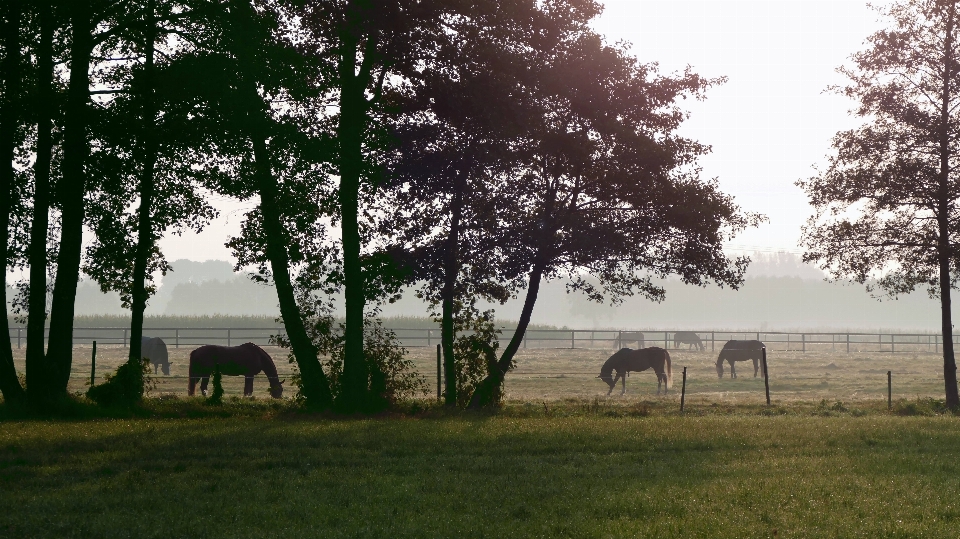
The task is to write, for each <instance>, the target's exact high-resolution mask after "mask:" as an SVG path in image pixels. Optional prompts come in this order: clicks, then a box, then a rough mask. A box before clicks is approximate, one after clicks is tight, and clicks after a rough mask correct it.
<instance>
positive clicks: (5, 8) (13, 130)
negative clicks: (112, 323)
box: [0, 0, 26, 403]
mask: <svg viewBox="0 0 960 539" xmlns="http://www.w3.org/2000/svg"><path fill="white" fill-rule="evenodd" d="M23 7H24V6H23V2H22V1H21V0H11V1H9V2H4V4H3V5H2V6H0V28H3V43H2V52H3V55H2V58H0V83H2V93H0V225H2V226H3V229H4V232H3V239H2V242H0V262H2V266H0V267H2V268H3V273H4V275H6V271H7V266H8V263H9V260H10V243H11V241H10V240H11V238H10V230H11V229H12V226H11V225H12V222H11V213H12V211H13V203H14V201H16V200H19V198H20V197H19V196H17V194H18V191H19V189H18V183H19V182H18V181H17V178H16V176H17V171H16V168H15V152H16V149H17V146H18V141H17V138H18V137H17V135H18V132H19V131H21V118H20V114H19V113H18V110H19V109H20V103H21V87H22V77H23V75H22V74H23V71H24V69H23V68H24V64H25V63H26V61H25V59H24V58H23V55H22V53H23V45H22V40H21V37H22V33H23V31H22V26H23V24H22V20H23ZM0 300H2V301H3V308H2V313H0V315H2V316H3V330H4V332H5V334H6V335H9V334H10V332H9V317H8V315H7V300H6V285H4V292H3V294H2V297H0ZM0 393H2V394H3V398H4V400H5V401H7V402H14V403H16V402H20V401H21V400H23V396H24V391H23V387H22V386H21V385H20V382H19V381H18V380H17V371H16V368H15V367H14V365H13V349H12V348H11V345H10V342H9V339H4V342H3V343H2V344H0Z"/></svg>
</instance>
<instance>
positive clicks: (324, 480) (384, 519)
mask: <svg viewBox="0 0 960 539" xmlns="http://www.w3.org/2000/svg"><path fill="white" fill-rule="evenodd" d="M566 410H567V411H566V412H564V411H563V410H560V411H559V412H558V411H557V410H551V409H541V408H537V407H534V406H526V407H522V406H517V407H513V408H508V409H507V410H505V411H503V412H502V413H499V414H496V415H472V414H462V415H460V414H454V415H443V414H437V413H433V414H431V413H426V414H423V415H421V416H415V417H410V416H406V417H389V418H375V419H329V418H323V417H316V416H305V415H300V414H296V413H292V412H284V411H281V412H271V411H270V410H269V409H267V411H266V412H264V413H263V414H261V415H259V416H258V415H257V414H246V415H244V414H233V415H231V413H230V411H229V405H228V406H227V408H226V410H225V414H224V415H226V416H227V417H209V415H208V416H207V417H199V418H187V417H180V418H156V417H153V418H124V419H97V420H89V419H88V420H75V421H47V420H43V421H41V420H10V419H7V420H5V421H3V422H2V423H0V537H11V538H12V537H57V538H65V537H142V538H148V537H162V538H171V537H257V538H260V537H283V538H287V537H311V538H314V537H417V538H420V537H477V538H479V537H491V538H493V537H658V538H660V537H731V538H732V537H804V538H809V537H871V538H881V537H956V536H957V535H958V533H960V532H958V530H960V418H958V417H954V416H932V417H917V416H913V417H900V416H896V415H891V414H887V413H885V412H879V411H874V412H870V413H866V415H861V416H859V417H856V416H855V415H854V414H850V413H848V412H846V411H844V410H842V409H839V411H835V412H830V411H829V410H828V409H822V410H821V412H823V414H824V415H828V414H831V413H832V416H826V417H822V416H819V415H815V414H812V413H802V414H801V413H794V412H789V413H787V414H786V415H772V416H766V415H761V414H760V413H759V412H757V411H756V410H753V411H751V410H747V411H743V412H739V413H729V411H728V412H725V413H718V412H715V411H711V410H708V409H702V410H696V409H694V410H692V411H691V412H689V413H687V414H686V415H678V414H676V413H667V412H664V411H661V410H659V409H657V408H653V409H652V410H651V409H647V408H643V407H637V408H629V409H621V410H619V411H611V410H610V409H606V410H605V409H604V408H603V407H594V409H593V410H592V411H591V409H590V407H589V406H582V407H580V408H576V406H573V405H570V406H568V408H567V409H566ZM571 410H573V411H571ZM856 415H859V414H856Z"/></svg>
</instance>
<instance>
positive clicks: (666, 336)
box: [663, 331, 670, 350]
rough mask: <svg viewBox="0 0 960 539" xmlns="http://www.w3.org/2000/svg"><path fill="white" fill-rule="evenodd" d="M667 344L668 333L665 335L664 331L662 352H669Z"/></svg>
mask: <svg viewBox="0 0 960 539" xmlns="http://www.w3.org/2000/svg"><path fill="white" fill-rule="evenodd" d="M669 343H670V337H669V333H667V332H666V331H664V332H663V349H664V350H669V349H670V344H669Z"/></svg>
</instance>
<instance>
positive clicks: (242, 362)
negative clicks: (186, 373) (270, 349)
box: [187, 342, 285, 399]
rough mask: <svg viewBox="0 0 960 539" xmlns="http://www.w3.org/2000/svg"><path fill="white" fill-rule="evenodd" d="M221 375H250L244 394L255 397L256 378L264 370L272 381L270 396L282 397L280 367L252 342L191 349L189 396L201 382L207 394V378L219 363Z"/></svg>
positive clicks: (245, 383)
mask: <svg viewBox="0 0 960 539" xmlns="http://www.w3.org/2000/svg"><path fill="white" fill-rule="evenodd" d="M218 365H219V366H220V374H222V375H228V376H243V377H245V378H246V380H245V381H244V385H243V395H244V396H245V397H250V396H253V377H254V376H256V375H257V374H258V373H260V371H263V373H264V374H266V375H267V380H269V381H270V396H271V397H273V398H275V399H279V398H280V397H281V396H283V382H284V381H285V380H280V377H279V376H277V366H276V365H274V363H273V358H271V357H270V355H269V354H267V353H266V352H264V351H263V349H262V348H260V347H259V346H257V345H255V344H253V343H252V342H248V343H244V344H241V345H240V346H217V345H214V344H208V345H205V346H201V347H200V348H197V349H196V350H194V351H193V352H190V385H189V386H188V387H187V395H190V396H192V395H193V394H194V393H195V391H196V387H197V381H198V380H199V381H200V393H202V394H203V395H204V396H206V394H207V381H208V380H209V379H210V375H211V374H213V371H214V370H215V369H216V367H217V366H218Z"/></svg>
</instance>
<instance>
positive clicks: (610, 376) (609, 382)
mask: <svg viewBox="0 0 960 539" xmlns="http://www.w3.org/2000/svg"><path fill="white" fill-rule="evenodd" d="M597 378H599V379H601V380H603V381H604V382H606V383H607V385H608V386H610V389H613V386H614V385H616V384H615V383H614V381H613V373H609V372H608V373H606V374H604V373H600V376H597Z"/></svg>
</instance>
